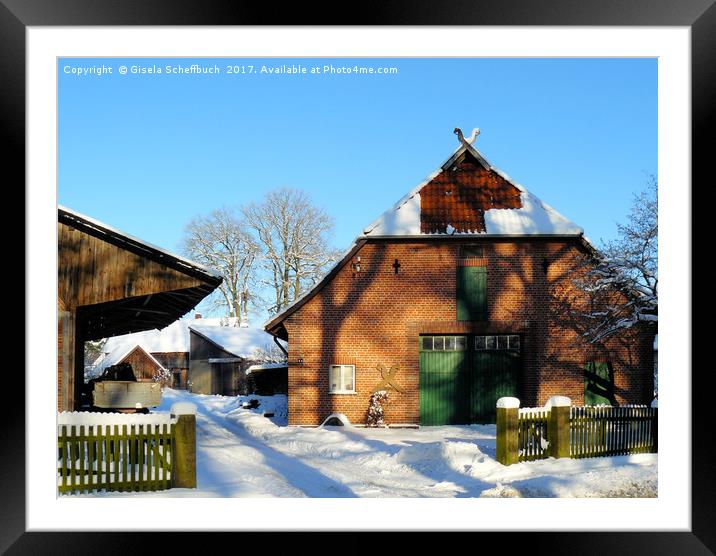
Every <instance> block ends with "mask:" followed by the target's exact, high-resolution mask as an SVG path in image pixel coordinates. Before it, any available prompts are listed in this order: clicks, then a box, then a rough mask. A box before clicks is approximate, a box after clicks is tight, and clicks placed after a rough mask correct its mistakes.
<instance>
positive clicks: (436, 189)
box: [420, 153, 522, 234]
mask: <svg viewBox="0 0 716 556" xmlns="http://www.w3.org/2000/svg"><path fill="white" fill-rule="evenodd" d="M520 194H521V193H520V190H519V189H518V188H517V187H515V186H514V185H512V184H511V183H510V182H508V181H507V180H506V179H504V178H503V177H502V176H500V175H499V174H497V173H496V172H495V171H494V170H487V169H486V168H485V167H484V166H482V165H481V164H480V163H479V162H478V161H477V160H476V159H475V158H474V157H472V156H469V155H468V154H467V153H465V154H464V155H463V156H462V157H461V158H460V159H458V161H456V163H455V164H453V165H452V167H450V168H446V169H445V170H443V171H442V172H440V173H439V174H438V175H437V176H436V177H434V178H433V179H432V180H431V181H430V182H429V183H428V184H426V185H425V186H424V187H423V188H422V189H421V190H420V232H421V233H423V234H435V233H438V234H444V233H446V231H447V226H448V225H451V226H452V227H453V228H455V233H470V232H472V233H475V232H478V233H480V232H485V211H486V210H490V209H518V208H522V201H521V198H520Z"/></svg>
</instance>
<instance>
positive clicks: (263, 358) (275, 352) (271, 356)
mask: <svg viewBox="0 0 716 556" xmlns="http://www.w3.org/2000/svg"><path fill="white" fill-rule="evenodd" d="M251 360H252V361H256V362H257V363H285V362H286V361H287V357H286V353H285V352H284V351H283V350H282V349H281V348H280V347H278V346H277V345H276V344H275V343H274V342H266V343H265V344H264V345H263V346H260V347H257V348H255V349H254V351H253V353H252V354H251Z"/></svg>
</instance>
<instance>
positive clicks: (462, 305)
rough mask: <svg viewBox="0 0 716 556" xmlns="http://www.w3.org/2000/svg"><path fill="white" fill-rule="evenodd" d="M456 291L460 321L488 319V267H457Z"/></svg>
mask: <svg viewBox="0 0 716 556" xmlns="http://www.w3.org/2000/svg"><path fill="white" fill-rule="evenodd" d="M455 289H456V303H457V320H458V321H475V320H486V319H487V267H485V266H459V267H457V276H456V288H455Z"/></svg>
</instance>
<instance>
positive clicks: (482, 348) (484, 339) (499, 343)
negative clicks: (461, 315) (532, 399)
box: [470, 335, 521, 423]
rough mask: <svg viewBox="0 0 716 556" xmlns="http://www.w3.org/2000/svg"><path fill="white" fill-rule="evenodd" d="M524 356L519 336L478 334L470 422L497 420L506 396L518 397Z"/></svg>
mask: <svg viewBox="0 0 716 556" xmlns="http://www.w3.org/2000/svg"><path fill="white" fill-rule="evenodd" d="M520 368H521V359H520V344H519V336H514V335H512V336H507V335H502V336H475V339H474V350H473V352H472V364H471V369H470V371H471V372H470V374H471V377H472V380H471V383H472V388H471V392H470V394H471V400H472V401H471V412H470V423H494V422H495V418H496V410H495V405H496V403H497V400H499V399H500V398H502V397H505V396H510V397H517V394H518V391H517V387H518V383H519V376H520Z"/></svg>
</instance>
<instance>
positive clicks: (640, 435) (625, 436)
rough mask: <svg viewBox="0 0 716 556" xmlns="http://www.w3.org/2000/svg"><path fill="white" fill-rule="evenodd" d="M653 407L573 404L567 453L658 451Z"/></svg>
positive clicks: (575, 455)
mask: <svg viewBox="0 0 716 556" xmlns="http://www.w3.org/2000/svg"><path fill="white" fill-rule="evenodd" d="M657 412H658V409H657V408H655V407H653V408H652V407H646V406H625V407H610V406H605V407H572V408H571V409H570V419H569V423H570V457H573V458H591V457H597V456H621V455H627V454H640V453H645V452H656V451H657V448H658V446H657V433H658V429H657V424H658V421H657Z"/></svg>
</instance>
